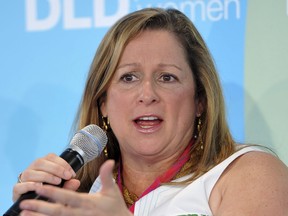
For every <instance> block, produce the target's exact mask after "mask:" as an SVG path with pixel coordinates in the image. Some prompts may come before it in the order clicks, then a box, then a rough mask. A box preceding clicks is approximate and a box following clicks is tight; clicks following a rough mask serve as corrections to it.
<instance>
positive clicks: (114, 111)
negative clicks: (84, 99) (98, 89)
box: [106, 90, 132, 118]
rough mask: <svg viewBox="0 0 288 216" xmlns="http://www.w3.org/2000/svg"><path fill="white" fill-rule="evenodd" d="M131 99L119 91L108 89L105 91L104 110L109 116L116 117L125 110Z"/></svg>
mask: <svg viewBox="0 0 288 216" xmlns="http://www.w3.org/2000/svg"><path fill="white" fill-rule="evenodd" d="M131 103H132V102H131V101H130V100H129V98H128V97H127V96H125V95H123V94H122V93H121V92H119V91H113V90H112V91H110V92H108V93H107V99H106V110H107V115H108V116H109V118H115V117H116V118H117V117H118V116H121V115H119V114H120V113H125V111H126V112H127V110H128V108H129V107H130V106H131Z"/></svg>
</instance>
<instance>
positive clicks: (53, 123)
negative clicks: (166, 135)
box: [0, 0, 247, 213]
mask: <svg viewBox="0 0 288 216" xmlns="http://www.w3.org/2000/svg"><path fill="white" fill-rule="evenodd" d="M120 2H121V3H120ZM149 6H157V7H164V8H167V7H174V8H177V9H179V10H181V11H183V12H185V13H186V15H187V16H188V17H190V18H191V20H193V21H194V23H195V25H196V26H197V28H198V29H199V31H200V32H201V33H202V35H203V37H204V39H205V40H206V41H207V44H208V46H209V47H210V49H211V52H212V54H213V56H214V58H215V61H216V65H217V68H218V70H219V73H220V77H221V82H222V84H223V88H224V93H225V97H226V102H227V113H228V121H229V125H230V127H231V130H232V133H233V136H234V137H235V139H236V140H237V141H240V142H243V141H244V93H243V85H244V84H243V82H244V81H243V80H244V47H245V46H244V42H245V21H246V8H247V6H246V0H241V1H240V0H229V1H228V0H182V1H175V0H174V1H172V0H171V1H160V0H158V1H155V0H150V1H148V0H146V1H144V0H141V1H140V0H121V1H120V0H97V1H96V0H94V1H92V0H85V1H83V0H26V1H24V0H23V1H16V0H10V1H2V2H1V3H0V27H1V34H0V39H1V40H0V48H1V49H0V73H1V76H0V77H1V78H0V104H1V106H0V158H1V172H2V175H1V180H0V194H1V196H0V212H1V213H2V212H4V211H5V210H7V208H8V207H9V206H10V205H11V204H12V187H13V185H14V184H15V182H16V181H17V176H18V174H19V173H20V172H21V171H22V170H24V169H25V168H27V166H28V165H29V164H30V163H31V162H32V161H33V160H35V158H37V157H41V156H43V155H45V154H47V153H49V152H54V153H56V154H59V153H60V152H62V150H63V149H64V148H65V146H66V145H67V144H68V142H69V139H70V137H71V136H72V135H71V134H70V129H71V125H72V123H73V120H74V116H75V114H76V111H77V107H78V104H79V101H80V98H81V94H82V91H83V87H84V83H85V79H86V75H87V72H88V69H89V66H90V63H91V61H92V58H93V55H94V53H95V50H96V48H97V46H98V44H99V41H100V40H101V38H102V37H103V35H104V34H105V32H106V31H107V29H108V27H109V26H111V24H112V23H114V22H115V21H116V20H117V19H118V18H120V17H121V16H123V15H125V14H127V13H129V12H131V11H134V10H137V9H140V8H143V7H149Z"/></svg>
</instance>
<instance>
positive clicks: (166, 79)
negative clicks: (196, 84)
mask: <svg viewBox="0 0 288 216" xmlns="http://www.w3.org/2000/svg"><path fill="white" fill-rule="evenodd" d="M160 80H161V81H162V82H173V81H175V80H177V78H176V77H175V76H174V75H171V74H163V75H161V77H160Z"/></svg>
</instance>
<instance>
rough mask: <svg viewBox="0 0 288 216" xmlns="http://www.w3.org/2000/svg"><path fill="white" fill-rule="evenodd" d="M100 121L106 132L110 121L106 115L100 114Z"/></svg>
mask: <svg viewBox="0 0 288 216" xmlns="http://www.w3.org/2000/svg"><path fill="white" fill-rule="evenodd" d="M102 123H103V127H102V129H103V130H105V132H107V131H108V130H109V128H110V122H109V119H108V117H104V116H102Z"/></svg>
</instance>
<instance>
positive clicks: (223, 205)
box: [212, 147, 288, 215]
mask: <svg viewBox="0 0 288 216" xmlns="http://www.w3.org/2000/svg"><path fill="white" fill-rule="evenodd" d="M247 148H250V147H247ZM244 149H245V148H244ZM239 151H243V149H241V150H239ZM244 151H245V150H244ZM287 182H288V168H287V166H286V165H285V164H284V163H283V162H282V161H281V160H280V159H279V158H277V157H276V156H275V155H273V154H271V153H269V152H266V151H247V152H245V153H244V154H241V156H239V157H238V158H237V159H235V160H234V161H233V162H232V163H231V164H230V165H229V166H228V167H227V169H226V170H225V171H224V173H223V174H222V176H221V178H220V179H219V181H218V182H217V184H216V185H215V188H214V189H215V190H214V192H215V193H214V195H215V194H216V196H214V198H215V197H216V200H217V202H216V203H215V202H214V203H213V205H214V209H218V211H219V212H218V211H217V213H221V214H220V215H222V211H223V212H224V210H225V212H229V211H231V212H234V211H235V210H236V209H239V212H243V214H245V215H249V214H248V213H249V212H250V211H251V212H252V211H254V210H255V207H256V206H263V209H262V210H259V211H263V212H264V210H267V211H268V212H273V211H274V210H275V212H273V213H276V212H277V211H280V212H281V211H284V209H285V208H286V209H285V211H288V209H287V208H288V198H287V196H288V184H287ZM220 196H221V197H220ZM212 197H213V196H212ZM272 200H273V202H271V201H272ZM227 208H228V209H227ZM253 208H254V210H253ZM277 208H278V210H277ZM233 209H234V210H233ZM241 209H242V210H241ZM244 209H245V210H244ZM257 213H261V212H257ZM266 213H267V212H266ZM266 213H265V214H266ZM223 215H225V214H223Z"/></svg>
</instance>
